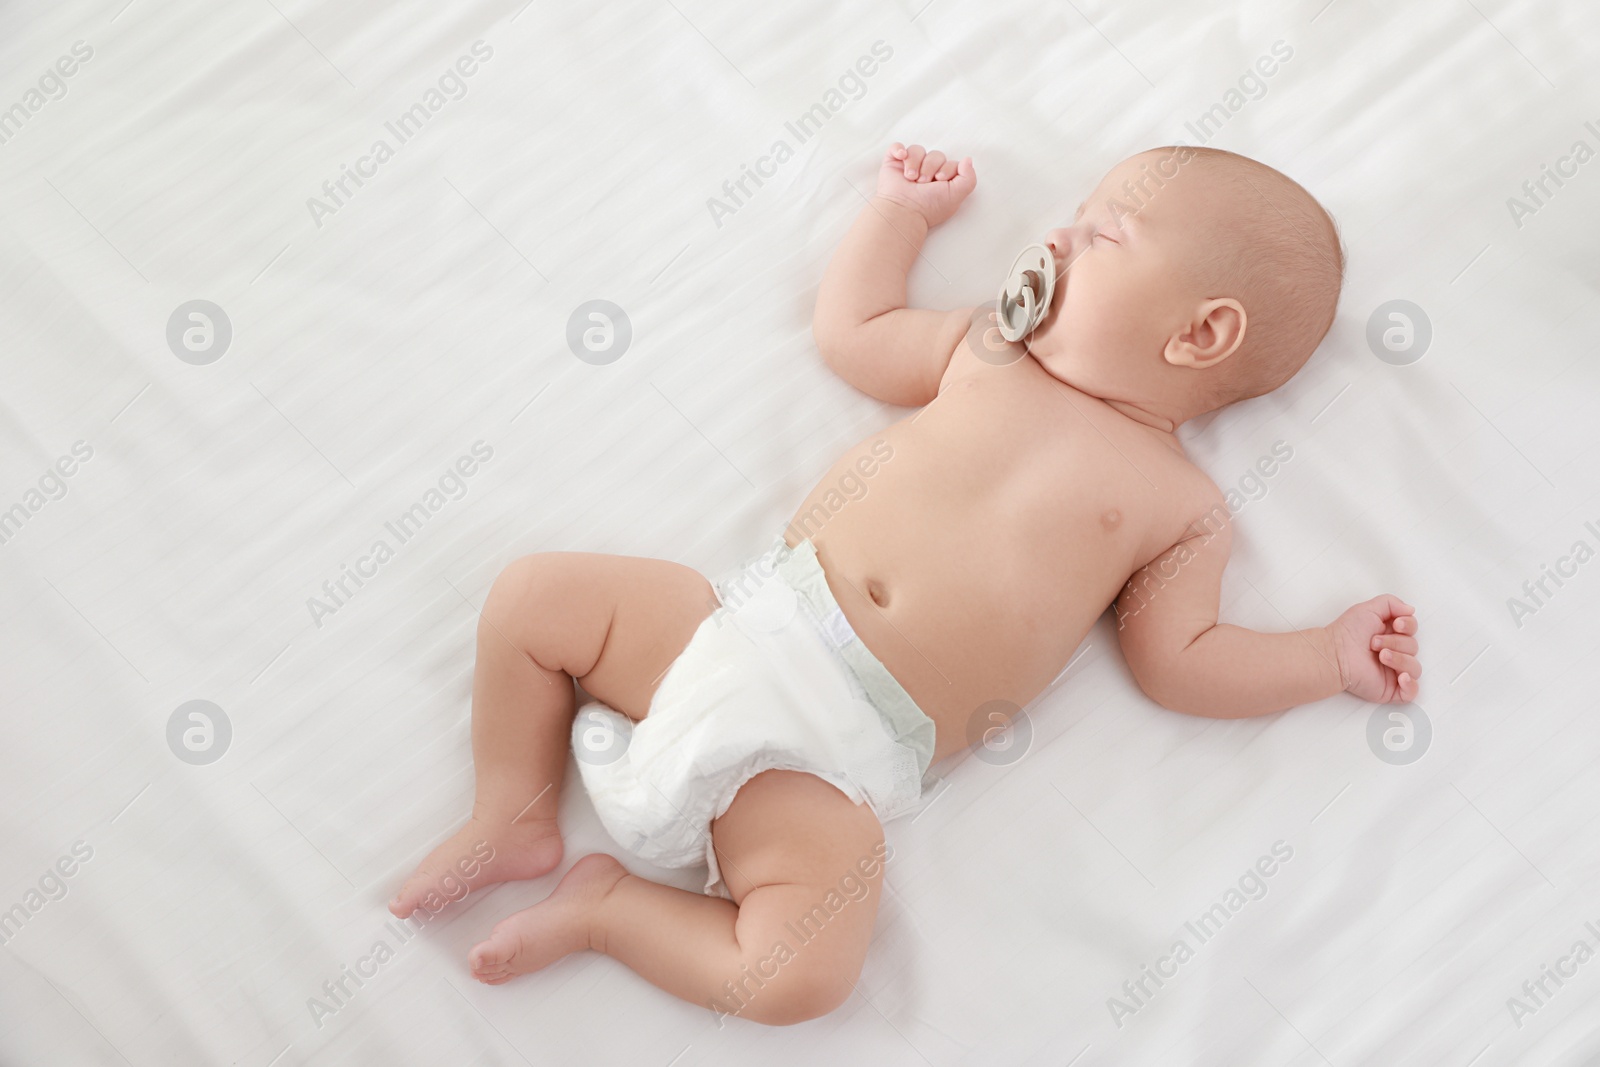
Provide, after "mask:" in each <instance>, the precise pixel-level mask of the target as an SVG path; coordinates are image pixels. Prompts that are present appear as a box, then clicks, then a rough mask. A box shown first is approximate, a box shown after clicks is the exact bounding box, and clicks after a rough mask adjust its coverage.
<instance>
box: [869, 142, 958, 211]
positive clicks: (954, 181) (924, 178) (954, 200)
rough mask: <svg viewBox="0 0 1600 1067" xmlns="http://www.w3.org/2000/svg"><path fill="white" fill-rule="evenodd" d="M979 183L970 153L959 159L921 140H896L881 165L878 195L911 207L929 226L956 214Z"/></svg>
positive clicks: (885, 154)
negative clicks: (931, 148) (909, 142)
mask: <svg viewBox="0 0 1600 1067" xmlns="http://www.w3.org/2000/svg"><path fill="white" fill-rule="evenodd" d="M977 185H978V172H977V171H975V170H974V169H973V168H972V157H971V156H967V157H966V158H965V159H962V160H960V161H957V160H953V159H950V158H949V157H947V156H946V155H945V154H944V153H943V152H937V151H933V152H930V151H927V150H926V149H924V148H923V147H922V146H921V145H919V144H914V145H912V146H911V147H909V148H907V147H906V146H905V145H903V144H901V143H900V142H899V141H896V142H895V143H894V144H892V145H890V146H889V150H888V151H887V152H885V153H884V155H883V166H881V167H879V168H878V197H879V198H880V199H883V200H889V201H892V202H894V203H897V204H903V205H904V206H906V207H909V208H911V209H912V210H913V211H916V212H918V213H919V214H921V215H922V217H923V218H924V219H926V220H927V222H928V225H929V226H937V225H939V223H941V222H943V221H944V220H945V219H948V218H949V217H950V216H951V215H954V214H955V213H956V208H958V207H960V206H961V202H962V201H963V200H965V199H966V198H967V194H968V193H970V192H972V190H973V189H975V188H977Z"/></svg>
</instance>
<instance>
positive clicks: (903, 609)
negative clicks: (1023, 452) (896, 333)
mask: <svg viewBox="0 0 1600 1067" xmlns="http://www.w3.org/2000/svg"><path fill="white" fill-rule="evenodd" d="M896 464H901V465H902V466H903V467H904V468H905V469H897V468H896ZM915 466H916V465H915V464H913V463H912V462H911V461H910V458H909V457H907V455H906V452H905V450H901V451H899V452H897V453H896V454H895V456H894V458H892V459H891V460H889V461H888V462H886V463H883V464H882V465H881V467H880V469H879V470H877V471H876V472H875V473H874V474H872V475H870V476H862V475H861V470H860V468H859V467H855V466H852V465H851V457H849V456H847V457H846V459H845V460H844V461H841V463H840V465H839V466H838V467H836V468H835V470H834V471H833V472H832V473H830V475H829V477H828V478H825V479H824V480H823V482H822V483H821V485H819V486H818V488H817V490H816V491H814V492H813V494H812V496H811V497H810V498H808V500H807V502H806V504H805V505H803V506H802V508H801V509H800V511H799V512H798V513H797V514H796V516H795V520H794V521H793V522H792V523H791V524H790V527H789V530H788V536H787V540H788V541H789V543H790V544H795V543H798V542H799V541H800V540H801V539H804V538H807V537H809V538H810V539H811V541H812V542H813V543H814V544H815V545H816V547H817V556H818V559H819V560H820V561H821V563H822V567H823V570H824V572H825V573H826V575H827V579H828V586H829V588H830V589H832V591H833V594H834V597H835V598H836V599H837V600H838V601H839V606H840V608H841V609H842V610H843V612H844V614H845V618H846V619H848V620H849V622H850V624H851V626H852V627H853V628H854V629H855V632H856V634H857V635H858V636H859V637H860V638H861V640H862V642H863V643H864V644H865V645H866V646H867V648H868V649H870V650H871V651H872V653H873V654H874V655H876V656H877V657H878V658H879V659H880V660H881V661H882V662H883V664H884V666H885V667H887V668H888V670H889V672H890V673H891V674H893V675H894V676H895V678H896V679H898V680H899V682H900V684H901V685H903V686H905V688H906V691H907V692H908V693H910V694H911V697H912V699H913V700H915V701H916V702H917V705H918V706H919V707H921V708H922V710H923V711H925V712H926V713H927V714H928V716H929V717H930V718H932V719H933V720H934V723H935V725H936V728H937V748H936V751H935V758H936V759H942V758H944V757H945V756H947V755H950V754H951V753H953V752H956V751H958V750H959V749H961V748H963V747H964V746H966V745H967V743H968V740H969V729H976V730H977V731H978V734H979V735H981V733H982V731H983V729H985V728H987V727H988V726H992V725H993V720H992V719H991V718H990V717H989V715H988V713H989V712H991V711H993V710H994V709H995V707H998V706H999V705H995V704H994V702H995V701H1006V702H1008V703H1009V704H1012V705H1016V706H1018V707H1020V706H1022V705H1024V704H1027V703H1028V702H1029V701H1031V700H1032V699H1033V698H1034V697H1036V696H1038V695H1039V693H1041V692H1042V691H1043V690H1044V689H1045V688H1046V687H1047V686H1048V685H1049V684H1050V682H1051V681H1053V680H1054V679H1055V678H1056V677H1057V676H1058V675H1059V674H1060V672H1061V669H1062V667H1063V666H1064V665H1065V664H1066V662H1067V660H1068V659H1069V658H1070V657H1071V655H1072V653H1073V651H1074V650H1075V649H1076V648H1077V647H1078V646H1079V644H1080V643H1081V642H1082V640H1083V638H1084V635H1085V634H1086V633H1087V632H1088V630H1089V628H1090V627H1091V626H1092V625H1093V624H1094V622H1095V620H1096V619H1097V618H1098V617H1099V615H1100V614H1101V613H1102V612H1104V611H1105V609H1106V608H1107V607H1108V606H1109V605H1110V603H1111V600H1112V599H1113V598H1114V597H1115V596H1116V593H1117V590H1118V589H1119V588H1120V587H1121V585H1122V582H1123V581H1124V580H1125V579H1126V577H1127V573H1128V570H1127V560H1126V558H1125V557H1126V556H1127V553H1128V547H1127V544H1126V539H1125V538H1123V537H1119V536H1107V534H1106V531H1104V530H1103V528H1101V525H1100V520H1101V518H1102V512H1100V511H1095V512H1094V514H1093V515H1087V514H1081V512H1083V511H1085V510H1086V508H1087V507H1088V506H1089V505H1087V504H1085V503H1084V502H1082V501H1080V502H1078V503H1077V504H1076V505H1075V504H1074V503H1073V502H1072V501H1070V500H1066V501H1062V502H1060V503H1054V504H1052V503H1051V502H1050V500H1051V497H1052V496H1054V497H1056V498H1057V499H1058V500H1059V499H1060V498H1061V497H1063V496H1064V495H1065V494H1063V493H1061V492H1060V491H1059V487H1051V486H1049V485H1046V484H1041V483H1040V480H1039V479H1040V478H1042V477H1044V474H1043V473H1042V472H1032V473H1031V474H1029V473H1028V472H1022V471H1017V470H1010V471H1008V472H1007V477H1006V478H1004V479H1003V480H1000V481H991V482H987V483H984V484H982V485H973V486H965V487H962V486H960V485H958V484H957V485H952V484H951V483H952V481H954V482H957V483H959V481H960V479H959V476H956V477H954V478H952V477H950V476H949V475H947V474H946V475H945V476H943V477H941V479H940V480H939V482H938V484H929V482H928V480H927V477H926V474H927V472H925V471H918V470H916V469H914V467H915ZM852 470H853V471H855V473H856V475H857V478H856V479H855V480H853V481H852V480H850V479H846V480H845V484H844V485H843V486H841V485H840V484H839V479H840V478H841V476H842V474H843V473H844V472H848V471H852ZM991 473H992V472H991ZM857 485H860V486H864V487H865V488H864V491H860V490H858V489H855V487H856V486H857ZM1008 487H1014V488H1008ZM830 489H832V490H834V492H833V495H832V496H831V497H830V496H829V490H830ZM852 491H854V493H855V495H852ZM819 505H821V506H820V507H819ZM1085 524H1092V525H1091V528H1087V529H1083V530H1074V529H1073V527H1075V526H1080V525H1085ZM974 722H977V723H978V724H979V725H977V726H976V727H973V725H972V724H973V723H974Z"/></svg>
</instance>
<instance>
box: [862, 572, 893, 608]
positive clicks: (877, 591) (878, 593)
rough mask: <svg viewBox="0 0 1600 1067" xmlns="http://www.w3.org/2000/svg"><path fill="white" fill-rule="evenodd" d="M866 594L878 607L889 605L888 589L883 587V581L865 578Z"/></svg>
mask: <svg viewBox="0 0 1600 1067" xmlns="http://www.w3.org/2000/svg"><path fill="white" fill-rule="evenodd" d="M867 596H869V597H871V598H872V602H873V603H874V604H876V605H878V607H880V608H886V607H888V606H889V590H887V589H885V588H884V587H883V583H882V582H880V581H878V580H877V579H876V578H868V579H867Z"/></svg>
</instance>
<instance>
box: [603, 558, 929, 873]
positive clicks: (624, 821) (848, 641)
mask: <svg viewBox="0 0 1600 1067" xmlns="http://www.w3.org/2000/svg"><path fill="white" fill-rule="evenodd" d="M716 590H717V596H718V599H719V600H720V601H721V605H722V606H721V607H719V608H718V609H717V610H716V611H715V612H713V613H712V614H711V615H710V616H709V617H708V618H706V619H705V621H703V622H702V623H701V624H700V626H699V628H698V629H696V630H695V633H694V636H693V637H692V638H691V639H690V641H689V644H688V646H687V647H686V648H685V649H684V650H683V653H682V654H681V655H679V657H678V658H677V660H675V661H674V662H673V664H672V666H671V667H670V668H669V669H668V670H667V673H666V676H665V677H664V678H663V679H662V680H661V685H660V688H658V689H657V690H656V694H655V697H654V699H653V700H652V701H651V703H650V711H649V714H648V715H646V716H645V718H644V719H643V721H641V722H638V723H634V722H633V721H632V720H631V719H629V718H628V717H627V716H625V715H621V714H619V713H618V712H616V711H613V710H612V709H611V708H608V707H606V706H605V705H604V704H601V703H598V702H595V703H590V704H585V705H584V706H583V707H582V708H581V709H579V712H578V715H577V717H576V718H575V719H574V720H573V726H572V743H573V750H574V752H575V753H576V754H577V757H578V768H579V771H580V773H581V774H582V777H583V784H584V787H585V788H586V789H587V790H588V792H589V796H590V798H591V799H592V800H593V801H594V806H595V810H596V811H598V812H599V814H600V821H601V822H602V823H604V824H605V827H606V829H607V830H608V831H609V832H610V834H611V836H612V837H614V838H616V840H617V842H618V843H619V844H621V845H622V846H623V847H625V848H627V849H628V850H629V851H631V852H633V853H634V854H636V855H638V856H639V857H640V858H642V859H645V860H649V861H650V862H652V863H656V864H659V865H661V866H664V867H690V866H693V865H695V864H697V863H700V862H704V863H705V864H706V866H707V867H708V868H709V873H708V875H707V878H706V888H705V891H706V892H707V893H710V894H713V895H717V896H724V897H726V896H727V895H728V892H727V887H726V885H725V884H724V883H723V882H722V878H721V875H720V873H719V871H718V869H717V857H716V853H715V851H714V850H713V849H712V847H711V821H712V820H713V819H715V818H717V817H719V816H720V815H722V814H723V813H724V812H725V811H727V809H728V805H729V804H731V803H732V802H733V797H734V794H735V793H737V792H738V791H739V787H740V786H742V785H744V783H745V782H747V781H749V780H750V779H751V778H753V777H755V776H756V775H757V774H759V773H761V772H762V771H766V770H774V769H777V770H796V771H806V772H809V773H811V774H815V775H816V776H817V777H819V778H822V779H823V780H825V781H827V782H830V783H832V784H833V785H834V786H836V787H838V789H839V790H840V791H841V792H842V793H844V794H845V795H846V796H848V797H849V798H850V799H851V800H852V801H854V802H855V803H857V804H861V803H866V804H868V805H870V806H871V807H872V810H873V813H874V814H876V815H877V817H878V819H879V821H880V822H887V821H888V820H890V819H893V818H895V817H897V816H899V815H903V814H905V813H906V812H907V811H910V810H912V809H914V808H915V807H917V806H918V802H919V800H920V798H921V796H922V779H923V775H924V774H926V773H927V769H928V763H929V761H930V759H931V758H932V755H933V740H934V725H933V720H931V719H929V718H928V717H927V716H926V715H925V714H923V712H922V710H921V709H920V708H918V707H917V706H916V704H915V702H913V701H912V699H911V697H910V695H909V694H908V693H906V691H905V689H904V688H902V687H901V685H900V683H899V682H897V681H896V680H895V679H894V677H893V675H891V674H890V673H889V671H888V669H887V668H885V667H884V666H883V664H882V663H880V662H879V661H878V659H877V657H875V656H873V655H872V653H871V652H869V651H867V648H866V646H865V645H863V644H862V643H861V641H860V639H859V638H857V637H856V635H855V632H854V631H853V630H852V629H851V627H850V624H849V623H848V622H847V621H846V620H845V617H844V613H843V612H842V611H840V610H839V605H838V604H837V603H836V602H835V601H834V598H833V594H832V593H831V592H830V591H829V589H828V584H827V580H826V579H825V578H824V577H823V573H822V568H821V566H820V564H819V563H818V562H817V556H816V550H815V548H814V547H813V546H812V544H811V542H810V541H802V542H801V543H800V544H799V545H796V546H795V547H794V548H793V549H790V548H787V547H785V546H784V544H783V541H782V539H781V538H780V539H779V540H778V541H777V542H776V543H775V544H774V546H773V547H772V548H771V549H769V550H768V551H767V552H766V553H764V554H763V555H762V556H761V557H759V558H758V559H757V560H755V561H754V562H753V563H751V564H749V565H748V566H746V567H744V568H742V569H741V570H740V571H738V572H737V573H735V574H734V575H732V576H731V577H729V578H727V579H725V580H723V581H721V582H718V583H716Z"/></svg>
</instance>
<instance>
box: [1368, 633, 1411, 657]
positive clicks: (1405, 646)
mask: <svg viewBox="0 0 1600 1067" xmlns="http://www.w3.org/2000/svg"><path fill="white" fill-rule="evenodd" d="M1386 648H1392V649H1394V650H1395V651H1396V652H1404V653H1405V654H1406V655H1408V656H1415V655H1416V654H1417V639H1416V638H1415V637H1407V636H1406V635H1405V634H1378V635H1376V636H1375V637H1373V639H1372V651H1374V652H1381V651H1383V650H1384V649H1386Z"/></svg>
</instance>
